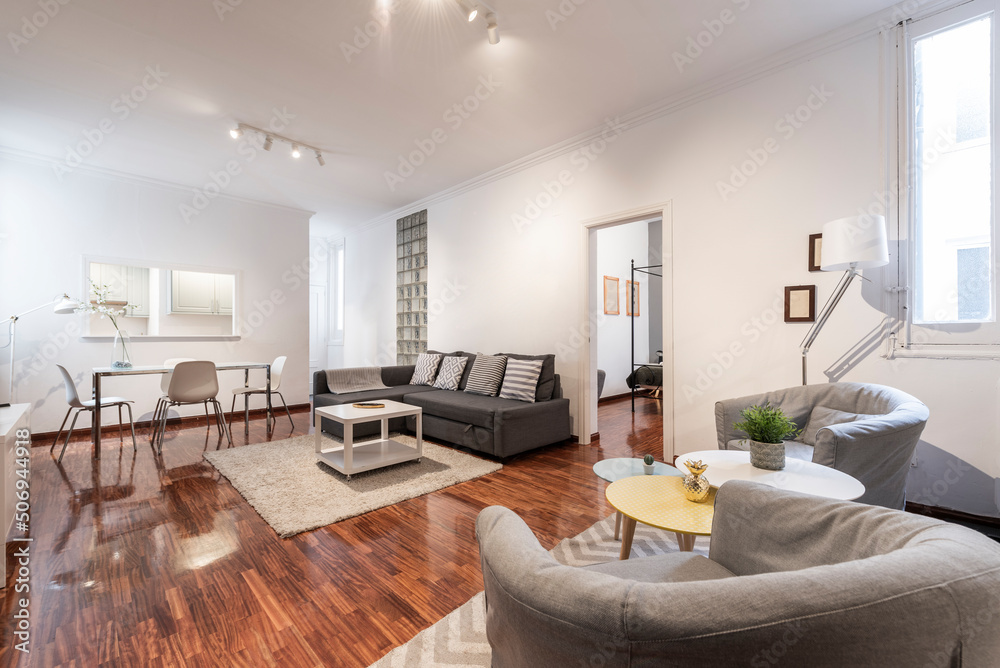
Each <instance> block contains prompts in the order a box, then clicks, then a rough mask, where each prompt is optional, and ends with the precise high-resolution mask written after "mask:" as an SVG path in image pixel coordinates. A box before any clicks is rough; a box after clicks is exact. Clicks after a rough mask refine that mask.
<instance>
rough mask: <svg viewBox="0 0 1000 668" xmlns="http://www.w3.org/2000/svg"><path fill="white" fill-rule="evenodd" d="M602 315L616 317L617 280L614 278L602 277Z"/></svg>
mask: <svg viewBox="0 0 1000 668" xmlns="http://www.w3.org/2000/svg"><path fill="white" fill-rule="evenodd" d="M604 313H605V314H607V315H618V313H619V309H618V279H617V278H615V277H614V276H605V277H604Z"/></svg>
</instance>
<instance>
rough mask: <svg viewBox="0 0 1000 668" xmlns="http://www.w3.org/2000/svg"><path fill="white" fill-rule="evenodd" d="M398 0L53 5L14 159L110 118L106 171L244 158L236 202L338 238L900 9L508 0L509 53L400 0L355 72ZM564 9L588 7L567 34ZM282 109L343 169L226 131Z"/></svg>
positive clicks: (2, 124)
mask: <svg viewBox="0 0 1000 668" xmlns="http://www.w3.org/2000/svg"><path fill="white" fill-rule="evenodd" d="M385 1H386V0H357V1H341V2H322V1H320V0H311V1H309V0H283V1H282V2H280V3H279V2H262V1H260V0H257V1H253V0H214V1H213V2H209V1H208V0H200V1H194V0H173V1H172V2H155V1H153V0H131V1H126V0H102V1H100V2H98V1H97V0H74V1H73V2H69V3H68V4H66V5H58V3H57V2H56V0H52V5H58V6H59V11H58V13H56V15H55V16H53V17H52V18H49V19H48V20H47V23H46V24H45V25H44V26H43V27H42V28H41V29H40V30H38V31H37V32H38V34H37V35H36V36H34V37H32V38H31V39H29V40H28V41H27V43H21V44H18V45H17V47H18V49H19V53H16V54H15V53H14V48H13V47H12V46H11V45H9V44H4V45H3V46H2V47H0V146H6V147H9V148H13V149H16V150H21V151H28V152H32V153H36V154H42V155H45V156H52V157H58V158H65V157H66V156H67V153H68V150H69V148H70V147H72V146H76V145H78V144H79V143H80V142H82V141H84V134H83V133H84V131H85V130H89V131H91V136H92V137H96V136H97V135H96V134H94V132H95V129H96V128H99V125H100V122H101V121H102V119H106V118H107V119H110V122H111V123H112V124H113V131H112V132H111V133H110V134H106V135H104V137H103V139H102V141H101V142H100V145H98V146H97V147H96V149H95V150H94V151H93V153H92V154H91V155H89V156H87V158H86V159H85V163H86V164H87V165H90V166H94V167H101V168H107V169H112V170H117V171H122V172H128V173H131V174H137V175H141V176H145V177H151V178H155V179H163V180H166V181H171V182H174V183H180V184H183V185H187V186H194V187H199V186H204V185H205V184H206V183H208V182H209V180H210V175H211V173H212V172H218V171H220V170H222V169H224V168H225V165H226V163H227V161H230V160H237V161H238V162H239V164H240V166H241V168H242V174H240V175H238V176H236V177H235V178H233V179H232V183H231V184H229V186H228V187H227V188H226V192H227V193H230V194H233V195H239V196H243V197H249V198H253V199H257V200H264V201H268V202H274V203H279V204H285V205H290V206H295V207H299V208H303V209H308V210H311V211H316V212H317V216H316V217H315V218H314V221H315V228H316V229H317V230H320V231H322V232H330V231H334V230H337V229H344V228H346V227H349V226H352V225H357V224H361V223H364V222H366V221H368V220H371V219H373V218H376V217H378V216H380V215H383V214H385V213H387V212H389V211H391V210H393V209H396V208H398V207H400V206H404V205H406V204H408V203H410V202H414V201H416V200H418V199H421V198H423V197H426V196H428V195H431V194H433V193H436V192H439V191H441V190H444V189H446V188H448V187H450V186H453V185H456V184H458V183H460V182H462V181H465V180H467V179H470V178H472V177H475V176H477V175H479V174H482V173H485V172H488V171H490V170H492V169H495V168H497V167H500V166H501V165H504V164H506V163H509V162H511V161H513V160H515V159H517V158H520V157H522V156H525V155H528V154H530V153H533V152H535V151H538V150H540V149H543V148H546V147H548V146H551V145H553V144H556V143H558V142H560V141H563V140H565V139H568V138H570V137H573V136H575V135H577V134H580V133H582V132H585V131H588V130H591V129H593V128H595V127H597V126H600V125H601V124H602V123H603V122H604V119H606V118H608V117H614V116H615V115H618V114H624V113H627V112H628V111H630V110H634V109H637V108H639V107H642V106H645V105H648V104H651V103H654V102H656V101H658V100H661V99H663V98H665V97H669V96H671V95H675V94H677V93H679V92H680V91H683V90H685V89H687V88H691V87H693V86H696V85H698V84H700V83H704V82H705V81H708V80H710V79H712V78H714V77H717V76H719V75H722V74H724V73H726V72H728V71H731V70H733V69H735V68H737V67H739V66H741V65H744V64H746V63H747V62H750V61H753V60H755V59H759V58H763V57H766V56H768V55H771V54H773V53H776V52H778V51H780V50H782V49H785V48H787V47H790V46H792V45H794V44H797V43H799V42H802V41H805V40H808V39H810V38H813V37H816V36H818V35H821V34H823V33H825V32H828V31H830V30H832V29H834V28H837V27H839V26H842V25H845V24H848V23H851V22H853V21H855V20H858V19H861V18H863V17H866V16H868V15H870V14H872V13H873V12H876V11H879V10H882V9H884V8H886V7H889V6H891V5H892V2H891V1H890V0H838V1H837V2H821V1H819V0H768V1H767V2H763V1H762V0H698V2H692V1H691V0H666V1H665V0H494V2H495V5H496V9H497V11H498V14H499V17H500V31H501V41H500V44H499V45H496V46H491V45H490V44H488V43H487V40H486V29H485V23H483V22H482V21H481V20H477V21H476V22H474V23H472V24H469V23H466V22H465V20H464V18H463V17H462V16H461V15H460V14H459V11H458V8H457V5H456V3H455V1H454V0H397V3H396V12H395V14H394V15H393V16H392V19H391V22H390V23H389V26H388V28H387V29H385V30H380V34H379V35H378V36H377V37H376V38H374V39H373V40H372V41H371V44H370V45H368V46H367V47H365V48H364V49H363V50H361V52H360V53H354V54H352V60H351V62H347V58H346V57H345V55H344V53H343V51H342V47H341V43H351V42H352V40H353V39H354V38H355V35H356V32H355V29H356V28H358V29H361V30H363V29H364V27H365V24H366V23H367V22H369V21H371V20H372V16H371V12H372V11H373V10H374V9H375V8H376V5H377V4H378V5H380V4H381V3H383V2H385ZM578 3H579V4H578ZM560 6H562V7H564V8H566V7H575V8H576V9H575V11H574V12H573V13H572V14H571V15H569V16H568V17H566V20H565V21H560V22H558V23H556V24H555V28H553V27H552V23H551V21H552V17H553V16H557V15H558V12H559V8H560ZM221 7H227V8H229V9H231V10H232V11H226V12H221V11H220V8H221ZM723 10H729V11H731V12H732V16H733V17H735V20H734V21H733V22H732V23H731V24H730V25H726V26H725V28H724V30H723V31H722V33H721V34H720V35H719V36H718V37H716V38H714V42H713V43H712V44H711V45H710V46H709V47H708V48H706V49H705V50H704V53H703V54H702V55H701V56H700V57H699V58H698V59H697V60H696V61H695V62H694V63H693V64H690V65H688V66H687V67H686V68H685V69H684V71H683V72H680V71H678V68H677V66H676V64H675V62H674V57H673V54H674V52H675V51H680V50H683V49H684V47H685V46H686V44H687V40H688V38H689V37H693V36H696V35H697V34H698V32H699V31H703V30H705V26H704V25H703V21H706V20H709V21H711V20H712V19H716V18H718V17H719V16H720V13H721V12H722V11H723ZM39 11H40V10H39V4H38V2H37V0H5V1H4V3H3V5H2V8H0V17H2V24H0V25H2V26H3V28H4V30H3V31H2V32H3V33H5V34H7V33H8V32H14V33H19V32H20V31H21V30H22V29H23V26H24V22H25V20H26V19H25V17H31V16H32V15H36V14H37V12H39ZM220 15H221V18H220ZM35 20H36V22H38V23H41V20H40V19H39V18H37V17H36V19H35ZM373 26H374V24H370V25H369V28H372V27H373ZM716 28H718V24H716ZM28 34H30V33H28ZM5 41H8V42H9V37H8V39H7V40H5ZM147 67H153V68H156V67H158V68H159V69H160V71H162V72H165V73H167V74H166V76H165V78H164V79H163V83H162V84H161V85H159V86H158V87H156V88H155V89H153V90H151V91H150V92H149V94H148V97H147V98H146V99H145V100H144V101H143V102H141V103H139V104H138V105H137V106H136V108H135V109H134V110H129V115H128V117H127V118H124V119H122V118H121V116H122V115H123V113H124V112H123V111H122V109H123V107H122V105H121V104H120V103H119V104H118V105H116V106H114V107H112V103H113V101H114V100H115V99H116V98H118V97H119V96H121V95H123V94H127V93H128V92H129V91H130V90H132V89H133V87H135V86H136V85H139V84H140V83H141V82H142V79H143V77H144V76H145V73H146V69H147ZM480 77H486V78H489V77H492V79H493V81H495V82H498V83H499V86H498V87H497V88H496V89H495V91H494V92H493V93H492V94H491V95H489V97H487V98H486V99H485V100H484V101H482V103H481V104H480V105H479V108H478V109H476V110H475V111H474V112H472V113H471V114H469V117H468V118H467V119H463V121H462V124H461V126H459V127H457V128H454V127H453V125H454V123H453V122H449V121H450V120H451V119H452V118H453V117H449V118H448V119H446V118H445V117H444V114H445V112H446V111H447V110H448V109H449V108H450V107H451V106H452V105H454V104H456V103H461V102H462V101H463V100H464V99H465V98H466V97H467V96H470V95H473V94H475V92H476V89H477V86H479V85H480V83H479V82H480ZM148 81H149V82H150V83H153V80H152V79H148ZM480 92H481V93H483V92H485V89H482V88H481V89H480ZM275 108H277V109H281V110H287V112H289V113H290V114H292V115H294V118H292V119H290V120H289V121H288V124H287V127H286V128H285V130H284V131H283V134H286V135H289V136H291V137H293V138H296V139H300V140H302V141H304V142H306V143H309V144H313V145H316V146H320V147H322V148H325V149H327V150H328V153H327V155H326V166H325V167H322V168H321V167H320V166H319V165H318V164H317V163H316V161H315V159H314V158H313V156H312V155H311V154H305V155H303V157H302V158H301V159H299V160H298V161H293V159H291V158H290V157H289V156H288V151H289V149H288V147H287V146H285V145H283V144H279V143H276V144H275V146H274V150H272V151H271V152H270V153H259V154H258V155H257V156H256V157H255V158H254V159H252V160H249V161H248V160H247V158H246V156H245V155H241V154H240V153H239V152H238V151H237V146H238V142H236V141H234V140H232V139H231V138H230V137H229V135H228V133H227V130H228V129H229V128H230V127H232V126H233V125H234V124H235V122H237V121H241V122H245V123H249V124H252V125H258V126H263V125H266V124H267V123H268V122H269V120H270V119H271V117H272V115H273V111H272V110H273V109H275ZM105 127H108V126H105ZM436 128H440V129H441V130H442V131H443V135H444V136H445V137H446V140H445V141H444V143H442V144H440V145H438V146H437V147H436V149H435V151H434V153H433V154H432V155H430V156H429V157H427V158H426V161H425V163H424V164H423V165H422V166H420V167H419V168H418V169H417V170H416V171H415V173H414V174H413V175H412V176H410V177H409V178H407V179H406V180H405V181H404V182H403V183H401V184H398V185H397V187H396V188H395V190H394V191H391V190H390V188H389V187H388V185H387V183H386V179H385V172H386V171H391V170H395V169H396V168H397V167H398V161H399V156H400V154H404V153H409V152H411V151H413V150H416V149H417V146H416V145H415V143H414V142H415V141H418V140H424V139H426V138H428V137H430V136H431V133H432V131H434V130H435V129H436ZM440 136H441V135H440V134H439V137H440Z"/></svg>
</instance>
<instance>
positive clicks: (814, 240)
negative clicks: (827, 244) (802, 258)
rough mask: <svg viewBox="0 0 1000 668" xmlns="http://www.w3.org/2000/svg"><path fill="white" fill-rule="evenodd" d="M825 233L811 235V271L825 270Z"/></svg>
mask: <svg viewBox="0 0 1000 668" xmlns="http://www.w3.org/2000/svg"><path fill="white" fill-rule="evenodd" d="M822 267H823V235H822V234H810V235H809V271H823V268H822Z"/></svg>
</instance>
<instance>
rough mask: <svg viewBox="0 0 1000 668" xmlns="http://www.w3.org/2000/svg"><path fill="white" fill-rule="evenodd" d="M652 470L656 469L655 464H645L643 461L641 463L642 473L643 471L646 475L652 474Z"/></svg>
mask: <svg viewBox="0 0 1000 668" xmlns="http://www.w3.org/2000/svg"><path fill="white" fill-rule="evenodd" d="M654 471H656V464H646V463H645V462H643V464H642V472H643V473H645V474H646V475H653V472H654Z"/></svg>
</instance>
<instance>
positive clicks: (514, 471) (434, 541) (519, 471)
mask: <svg viewBox="0 0 1000 668" xmlns="http://www.w3.org/2000/svg"><path fill="white" fill-rule="evenodd" d="M629 408H630V405H629V402H628V401H617V402H614V403H609V404H603V405H602V406H601V407H600V410H599V426H600V431H601V439H600V442H597V443H595V444H592V445H586V446H584V445H576V444H567V445H559V446H554V447H549V448H544V449H542V450H541V451H536V452H533V453H527V454H524V455H520V456H518V457H515V458H513V459H512V460H510V461H508V462H507V463H506V465H505V467H504V469H503V470H502V471H500V472H498V473H495V474H492V475H489V476H485V477H483V478H479V479H477V480H473V481H470V482H465V483H461V484H459V485H454V486H452V487H449V488H446V489H443V490H440V491H437V492H433V493H431V494H427V495H426V496H421V497H418V498H416V499H411V500H409V501H405V502H403V503H399V504H397V505H395V506H391V507H388V508H383V509H381V510H377V511H375V512H372V513H368V514H366V515H362V516H361V517H357V518H354V519H350V520H346V521H344V522H340V523H339V524H335V525H332V526H329V527H325V528H322V529H318V530H315V531H312V532H309V533H304V534H300V535H298V536H295V537H294V538H290V539H284V540H283V539H281V538H278V537H277V536H276V535H275V533H274V531H272V530H271V528H270V527H268V525H267V524H266V523H265V522H264V521H263V520H262V519H261V518H260V516H258V515H257V513H256V512H255V511H254V510H253V509H252V508H251V507H250V506H249V505H248V504H247V503H246V501H244V499H243V498H242V497H241V496H240V495H239V493H238V492H236V490H235V489H234V488H233V487H232V486H231V485H230V484H229V482H228V481H227V480H226V479H225V478H223V477H221V476H220V474H219V473H218V472H217V471H216V470H215V469H214V468H213V467H212V466H211V465H210V464H209V463H208V462H207V461H205V460H204V459H203V458H202V453H203V452H204V451H205V450H206V449H216V448H219V447H227V446H228V444H223V443H220V439H219V437H218V434H217V432H216V431H215V430H214V429H212V430H206V429H205V427H204V426H194V427H185V428H175V429H174V430H172V431H171V432H169V433H168V435H167V439H166V442H165V443H164V447H163V455H162V456H154V453H153V450H152V448H151V447H150V445H149V443H148V440H147V439H145V438H143V439H141V440H140V442H139V450H138V452H137V453H133V450H132V447H131V442H130V441H126V445H125V447H124V448H120V447H119V445H118V441H117V439H113V438H106V439H105V440H104V442H103V446H104V457H103V459H102V460H101V461H100V462H95V461H94V460H93V459H91V457H90V443H89V440H82V439H81V440H79V441H77V442H75V443H71V444H70V447H69V450H67V453H66V456H65V458H64V459H63V463H62V464H61V465H58V464H57V463H56V462H55V460H54V459H53V458H52V457H51V456H50V455H49V452H48V445H47V444H46V446H45V447H36V448H34V449H33V452H32V457H31V467H32V473H31V475H32V483H31V537H32V538H33V542H32V543H31V547H30V550H31V561H30V570H31V573H30V577H29V583H30V587H31V591H30V608H29V610H30V623H31V626H30V634H31V635H30V645H29V647H30V650H31V651H30V653H29V654H27V655H25V654H23V653H22V652H19V651H16V650H14V649H13V648H12V641H14V640H15V639H14V637H13V635H12V634H13V631H14V621H13V619H12V614H13V611H14V610H15V609H16V607H15V606H16V599H17V598H22V597H24V596H25V594H14V593H13V590H12V584H13V575H11V574H9V575H8V580H7V582H8V588H7V589H6V590H5V593H4V594H3V598H2V606H0V616H2V620H0V623H2V626H0V629H2V648H0V666H105V665H107V666H254V667H256V666H368V665H369V664H370V663H372V662H373V661H375V660H377V659H378V658H380V657H381V656H382V655H384V654H385V653H386V652H388V651H389V650H390V649H392V648H393V647H395V646H397V645H399V644H402V643H404V642H406V641H407V640H409V639H410V638H412V637H413V636H414V635H415V634H416V633H417V632H419V631H420V630H421V629H423V628H426V627H427V626H429V625H431V624H433V623H434V622H436V621H437V620H439V619H441V618H442V617H444V616H445V615H446V614H447V613H449V612H450V611H451V610H453V609H455V608H457V607H458V606H459V605H461V604H462V603H464V602H465V601H467V600H468V599H469V598H470V597H471V596H472V595H473V594H475V593H476V592H477V591H479V590H481V589H482V579H481V574H480V570H479V554H478V549H477V545H476V540H475V534H474V523H475V519H476V515H477V514H478V513H479V511H480V510H481V509H482V508H484V507H486V506H489V505H492V504H502V505H506V506H508V507H510V508H513V509H514V510H515V511H517V512H518V513H519V514H520V515H521V516H522V517H523V518H524V519H525V521H527V523H528V524H529V525H530V526H531V528H532V529H533V530H534V531H535V533H536V534H537V535H538V537H539V539H540V540H541V542H542V543H543V544H544V545H545V546H546V547H552V546H554V545H555V544H556V543H557V542H558V541H559V540H561V539H563V538H566V537H568V536H573V535H575V534H577V533H579V532H580V531H583V530H584V529H586V528H587V527H588V526H590V525H591V524H593V523H594V522H596V521H597V520H599V519H601V518H603V517H606V516H607V515H609V514H610V513H611V512H612V510H611V508H610V507H609V506H608V505H607V503H606V502H605V500H604V489H605V487H606V483H604V482H603V481H601V480H599V479H598V478H597V477H596V476H594V474H593V472H592V470H591V466H592V465H593V464H594V462H596V461H598V460H599V459H604V458H608V457H618V456H632V455H637V456H641V455H643V454H646V453H652V454H653V455H654V456H656V457H657V459H660V458H661V447H662V446H661V443H662V438H661V433H662V415H661V412H660V411H661V405H660V401H659V400H654V399H641V400H639V401H638V402H637V412H636V414H635V415H634V416H633V414H632V413H630V411H629ZM293 417H294V422H295V426H294V429H292V428H291V425H290V424H289V422H288V419H287V417H286V416H283V415H282V416H281V417H280V419H279V420H278V422H277V426H276V428H275V430H274V432H273V433H272V434H270V435H268V434H267V433H266V430H265V428H264V422H263V420H255V421H253V422H252V423H251V429H250V434H249V437H244V435H243V433H242V429H240V428H239V425H237V427H236V429H234V434H233V436H234V441H235V444H236V447H238V446H239V445H242V444H245V443H247V442H249V443H258V442H262V441H267V440H280V439H283V438H287V437H288V436H290V435H303V434H306V433H309V432H310V431H311V428H310V426H309V414H308V413H296V414H294V415H293ZM142 435H143V436H145V431H144V432H142ZM262 475H266V472H262ZM17 546H18V545H17V544H14V543H9V544H8V546H7V559H8V562H7V563H8V568H10V567H11V566H12V565H13V563H12V562H13V553H14V550H15V549H16V547H17Z"/></svg>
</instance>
